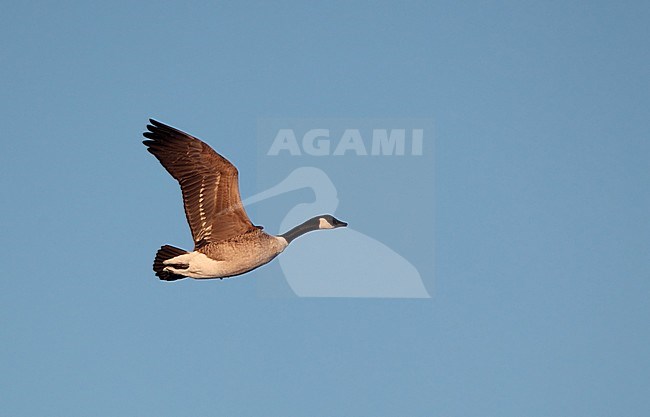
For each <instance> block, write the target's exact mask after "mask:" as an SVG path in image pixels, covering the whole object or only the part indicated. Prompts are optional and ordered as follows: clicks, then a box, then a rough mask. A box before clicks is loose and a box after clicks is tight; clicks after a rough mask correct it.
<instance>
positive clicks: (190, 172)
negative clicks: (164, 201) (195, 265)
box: [142, 119, 255, 248]
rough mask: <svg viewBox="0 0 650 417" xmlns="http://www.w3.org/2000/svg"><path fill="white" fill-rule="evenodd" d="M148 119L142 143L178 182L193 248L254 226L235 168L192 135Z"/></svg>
mask: <svg viewBox="0 0 650 417" xmlns="http://www.w3.org/2000/svg"><path fill="white" fill-rule="evenodd" d="M149 121H150V123H151V124H149V125H147V130H148V132H144V133H143V135H144V137H146V138H147V139H149V140H145V141H143V142H142V143H144V144H145V145H146V146H147V150H148V151H149V152H151V153H152V154H153V155H154V156H155V157H156V158H158V160H159V161H160V163H161V164H162V166H163V167H165V169H166V170H167V172H169V173H170V174H171V176H172V177H174V178H175V179H176V180H177V181H178V183H179V184H180V186H181V191H182V193H183V203H184V206H185V215H186V216H187V222H188V223H189V225H190V229H191V230H192V237H193V238H194V245H195V247H197V248H198V247H201V246H203V245H205V244H207V243H210V242H218V241H222V240H226V239H228V238H231V237H234V236H238V235H241V234H243V233H246V232H248V231H250V230H253V229H255V226H253V224H252V223H251V221H250V219H249V218H248V215H247V214H246V211H244V207H243V206H242V203H241V196H240V195H239V180H238V173H237V168H235V166H234V165H233V164H231V163H230V162H229V161H228V160H227V159H226V158H224V157H223V156H221V155H219V154H218V153H216V152H215V151H214V150H213V149H212V148H211V147H210V146H208V145H207V144H205V143H203V142H202V141H200V140H199V139H197V138H195V137H194V136H191V135H188V134H187V133H185V132H181V131H180V130H178V129H174V128H173V127H171V126H167V125H165V124H163V123H160V122H158V121H156V120H153V119H149Z"/></svg>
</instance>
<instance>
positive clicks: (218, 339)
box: [0, 1, 650, 417]
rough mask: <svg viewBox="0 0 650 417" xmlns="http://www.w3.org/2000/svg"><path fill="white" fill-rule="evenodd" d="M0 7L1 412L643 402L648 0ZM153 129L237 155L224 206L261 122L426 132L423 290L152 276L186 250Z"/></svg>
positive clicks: (614, 406) (517, 410)
mask: <svg viewBox="0 0 650 417" xmlns="http://www.w3.org/2000/svg"><path fill="white" fill-rule="evenodd" d="M3 17H4V19H3V25H2V26H1V28H0V33H1V34H2V39H3V42H2V44H1V45H0V56H1V62H2V65H0V76H1V78H2V80H3V81H2V83H1V84H0V89H1V90H0V91H1V95H0V97H1V106H2V107H1V111H0V119H1V122H2V123H1V124H0V126H1V131H2V139H1V140H0V144H1V145H0V146H1V148H0V149H1V152H0V172H1V173H2V175H1V176H0V186H1V187H2V188H1V189H2V191H3V196H4V197H3V198H2V199H0V210H1V211H2V216H0V230H1V233H0V242H1V244H2V260H3V263H2V269H3V276H4V278H3V280H2V290H1V291H0V319H1V322H2V325H1V326H0V337H1V340H2V343H0V358H2V359H0V385H1V386H2V387H3V388H2V394H0V403H2V406H1V407H2V414H6V415H11V416H32V415H67V416H76V415H79V416H85V415H100V416H114V415H123V416H131V415H132V416H140V415H159V416H185V415H240V416H260V415H277V416H287V415H296V416H300V415H305V416H306V415H309V416H321V415H322V416H337V415H368V416H397V415H402V416H406V415H408V416H419V415H422V416H424V415H426V416H431V415H435V416H476V415H481V416H498V417H504V416H522V415H525V416H550V415H552V416H590V417H594V416H611V415H629V416H632V415H647V414H648V413H649V412H650V400H649V399H650V395H649V394H650V393H649V392H648V387H649V386H650V381H649V379H650V377H649V375H650V354H649V353H648V345H649V344H650V337H649V334H648V330H647V327H648V322H649V319H650V307H649V304H648V295H649V294H650V268H649V267H648V265H650V256H649V251H648V247H649V244H650V223H649V221H648V213H649V212H650V194H649V193H648V189H650V168H649V164H648V160H649V158H650V130H649V122H648V121H649V120H650V117H649V116H650V114H649V110H650V105H649V104H650V103H649V100H650V94H649V93H650V91H649V85H648V76H647V72H648V68H650V58H649V52H648V48H647V44H648V36H649V33H648V27H647V22H648V21H650V7H649V6H648V3H647V2H622V3H621V2H618V3H615V2H604V1H598V2H589V3H585V2H554V3H535V2H451V1H450V2H405V3H397V2H395V3H391V2H378V3H373V4H369V3H361V2H327V3H326V4H320V5H312V6H306V5H305V4H303V3H302V2H278V3H276V4H270V3H266V2H244V3H237V4H235V3H209V2H205V3H199V2H193V3H181V2H176V3H167V4H164V3H160V4H158V3H150V2H139V3H137V4H130V3H128V2H122V3H115V2H112V3H105V4H93V3H89V2H63V3H61V2H59V3H52V2H23V3H19V2H14V3H12V4H7V5H5V6H4V8H3ZM149 117H155V118H157V119H159V120H162V121H165V122H168V123H170V124H173V125H175V126H178V127H182V128H184V129H187V130H189V131H191V132H192V133H194V134H196V135H198V136H200V137H202V138H203V139H205V140H206V141H207V142H209V143H211V144H212V145H213V146H215V147H216V148H218V149H219V151H221V152H222V153H223V154H224V155H226V156H228V157H229V158H230V159H232V160H236V161H237V165H238V167H239V169H240V172H242V175H241V181H240V184H241V188H242V194H244V195H252V194H254V193H255V192H257V191H260V190H259V189H257V181H256V169H257V163H256V161H255V160H253V158H252V156H254V155H256V152H257V141H256V129H257V122H258V120H260V119H261V118H431V119H433V120H434V121H435V126H436V140H435V167H434V172H435V180H434V181H433V182H434V185H435V187H434V190H435V191H434V192H433V194H432V195H433V199H434V200H433V206H434V208H435V209H434V210H433V212H432V213H431V215H430V217H428V218H426V219H423V226H422V227H423V230H426V231H427V233H430V231H431V230H433V233H434V240H435V251H434V252H433V254H434V258H435V280H433V279H432V278H431V277H423V279H424V281H425V283H427V285H428V286H429V287H428V289H429V290H430V292H431V293H432V296H433V297H432V298H431V299H426V300H408V299H402V300H399V299H397V300H394V299H392V300H391V299H357V298H349V299H348V298H343V299H341V298H324V299H314V298H298V297H293V298H291V297H279V298H272V297H271V298H264V297H259V296H258V293H257V291H256V282H257V281H261V280H264V279H269V276H272V275H273V274H277V273H278V272H277V271H278V270H277V266H276V267H273V266H271V265H269V266H268V268H262V269H259V270H257V271H255V272H253V273H251V274H249V275H247V276H245V277H240V278H237V279H232V280H224V281H223V282H214V281H208V282H194V281H188V282H179V283H175V284H172V285H170V284H167V283H161V282H159V281H158V280H157V279H155V277H154V276H153V273H152V271H151V259H152V256H153V253H154V252H155V250H156V249H157V248H158V246H159V245H160V244H163V243H174V244H177V245H182V246H185V247H187V246H188V245H189V244H190V237H189V231H188V229H187V226H186V225H185V223H184V219H183V217H182V208H181V205H180V198H179V192H178V189H177V187H176V185H175V184H174V182H173V181H172V180H171V179H170V178H169V177H168V175H167V174H166V173H165V172H164V170H163V169H162V168H161V167H160V166H159V165H158V164H157V162H156V161H155V160H154V159H153V158H152V157H151V155H149V154H148V153H147V152H146V151H145V148H144V147H143V146H142V144H141V143H140V141H141V139H142V138H141V132H142V131H143V129H144V126H145V124H146V120H147V118H149ZM244 173H246V174H248V175H244ZM430 183H431V181H428V182H427V184H430ZM368 186H369V187H376V186H377V185H376V184H369V185H368ZM419 186H420V185H419V183H418V182H416V181H414V182H412V183H409V184H404V187H407V189H409V190H411V191H414V192H416V191H417V188H412V187H419ZM408 187H411V188H408ZM429 203H431V201H429ZM348 217H353V218H354V217H357V218H362V219H363V218H364V213H348ZM371 218H372V217H371ZM385 220H386V221H387V222H391V224H392V223H394V222H395V221H396V219H394V218H390V219H385ZM361 222H363V220H361ZM377 227H378V228H380V225H377ZM296 244H298V241H297V242H296ZM432 282H434V283H435V285H432V284H431V283H432ZM434 287H435V288H434Z"/></svg>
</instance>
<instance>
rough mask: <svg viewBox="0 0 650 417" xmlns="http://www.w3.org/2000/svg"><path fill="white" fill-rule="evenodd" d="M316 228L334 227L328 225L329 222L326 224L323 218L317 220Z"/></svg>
mask: <svg viewBox="0 0 650 417" xmlns="http://www.w3.org/2000/svg"><path fill="white" fill-rule="evenodd" d="M318 228H319V229H334V226H332V225H331V224H330V222H328V221H327V220H325V219H324V218H322V217H321V218H320V219H318Z"/></svg>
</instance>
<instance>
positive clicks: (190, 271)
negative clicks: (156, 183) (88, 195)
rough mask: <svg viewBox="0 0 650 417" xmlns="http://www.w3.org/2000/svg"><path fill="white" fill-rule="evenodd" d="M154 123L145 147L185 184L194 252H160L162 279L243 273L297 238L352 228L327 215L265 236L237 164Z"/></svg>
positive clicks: (157, 269)
mask: <svg viewBox="0 0 650 417" xmlns="http://www.w3.org/2000/svg"><path fill="white" fill-rule="evenodd" d="M149 122H150V124H148V125H147V130H148V131H147V132H144V133H143V135H144V137H145V138H147V140H145V141H143V142H142V143H144V144H145V146H147V150H148V151H149V152H150V153H151V154H153V155H154V156H155V157H156V158H157V159H158V160H159V161H160V163H161V164H162V166H163V167H164V168H165V169H166V170H167V172H169V173H170V174H171V176H172V177H174V179H176V180H177V181H178V183H179V184H180V186H181V192H182V194H183V204H184V207H185V216H186V217H187V222H188V223H189V226H190V230H191V232H192V237H193V239H194V250H193V251H191V252H189V251H186V250H183V249H179V248H176V247H174V246H170V245H164V246H162V247H161V248H160V249H159V250H158V252H157V253H156V257H155V259H154V262H153V270H154V272H155V273H156V276H158V278H160V279H161V280H164V281H175V280H178V279H181V278H186V277H190V278H196V279H208V278H226V277H232V276H235V275H240V274H243V273H246V272H248V271H251V270H253V269H255V268H258V267H260V266H262V265H264V264H266V263H268V262H270V261H271V260H272V259H273V258H275V257H276V256H278V255H279V254H280V253H281V252H282V251H283V250H284V249H285V248H286V247H287V245H289V243H291V241H293V240H294V239H295V238H297V237H298V236H301V235H303V234H305V233H307V232H311V231H313V230H321V229H335V228H338V227H345V226H347V223H345V222H342V221H340V220H338V219H336V218H334V217H333V216H332V215H330V214H323V215H320V216H316V217H313V218H311V219H309V220H307V221H305V222H304V223H302V224H300V225H298V226H296V227H294V228H293V229H291V230H289V231H288V232H286V233H284V234H281V235H278V236H274V235H270V234H268V233H265V232H264V231H262V227H261V226H255V225H253V223H251V221H250V219H249V218H248V215H247V214H246V211H245V210H244V207H243V205H242V202H241V197H240V195H239V181H238V171H237V168H235V166H234V165H233V164H231V163H230V162H229V161H228V160H227V159H226V158H224V157H223V156H221V155H219V154H218V153H217V152H215V151H214V150H213V149H212V148H211V147H210V146H208V145H207V144H205V143H204V142H202V141H201V140H199V139H197V138H195V137H194V136H191V135H189V134H187V133H185V132H182V131H180V130H178V129H175V128H173V127H171V126H167V125H165V124H163V123H160V122H158V121H156V120H153V119H149Z"/></svg>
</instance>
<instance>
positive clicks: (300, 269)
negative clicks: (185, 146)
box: [243, 119, 433, 298]
mask: <svg viewBox="0 0 650 417" xmlns="http://www.w3.org/2000/svg"><path fill="white" fill-rule="evenodd" d="M385 126H397V127H396V128H393V129H386V128H385ZM432 132H433V122H432V121H431V120H429V119H424V120H423V119H416V120H411V119H401V120H350V119H345V120H340V119H264V120H260V121H259V122H258V153H257V155H258V158H257V161H258V167H257V168H258V169H257V172H258V189H260V190H263V191H261V192H260V193H258V194H256V195H253V196H251V197H248V198H245V199H244V201H243V203H244V205H245V206H246V207H247V210H251V211H252V212H255V218H257V219H259V222H260V223H261V224H263V225H264V226H265V228H266V229H267V230H269V232H271V233H277V232H279V231H285V230H288V229H290V228H291V227H293V225H295V224H298V223H301V222H302V221H304V219H307V218H310V217H313V216H316V215H318V214H320V213H329V214H333V215H335V216H336V217H337V218H340V219H341V220H343V221H345V222H347V223H348V227H346V228H341V229H338V230H336V231H333V232H331V233H310V234H306V235H304V236H302V237H301V238H300V244H296V245H292V246H290V247H288V248H287V249H286V251H285V252H284V253H283V254H282V256H280V257H278V262H277V263H275V264H272V265H269V267H268V268H275V270H276V271H277V273H270V274H269V276H267V277H265V279H261V280H258V290H259V292H260V293H261V295H263V296H271V297H278V296H279V297H283V296H290V297H291V296H298V297H365V298H368V297H374V298H430V296H431V292H430V291H431V289H432V286H433V262H432V259H433V229H432V227H433V225H432V224H431V222H430V220H431V219H432V218H433V216H432V215H431V214H432V212H433V159H432V152H429V151H428V150H430V149H432V146H433V142H432ZM388 155H390V156H401V158H372V156H388ZM368 156H370V157H368ZM422 219H426V222H425V224H424V225H423V221H422Z"/></svg>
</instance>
